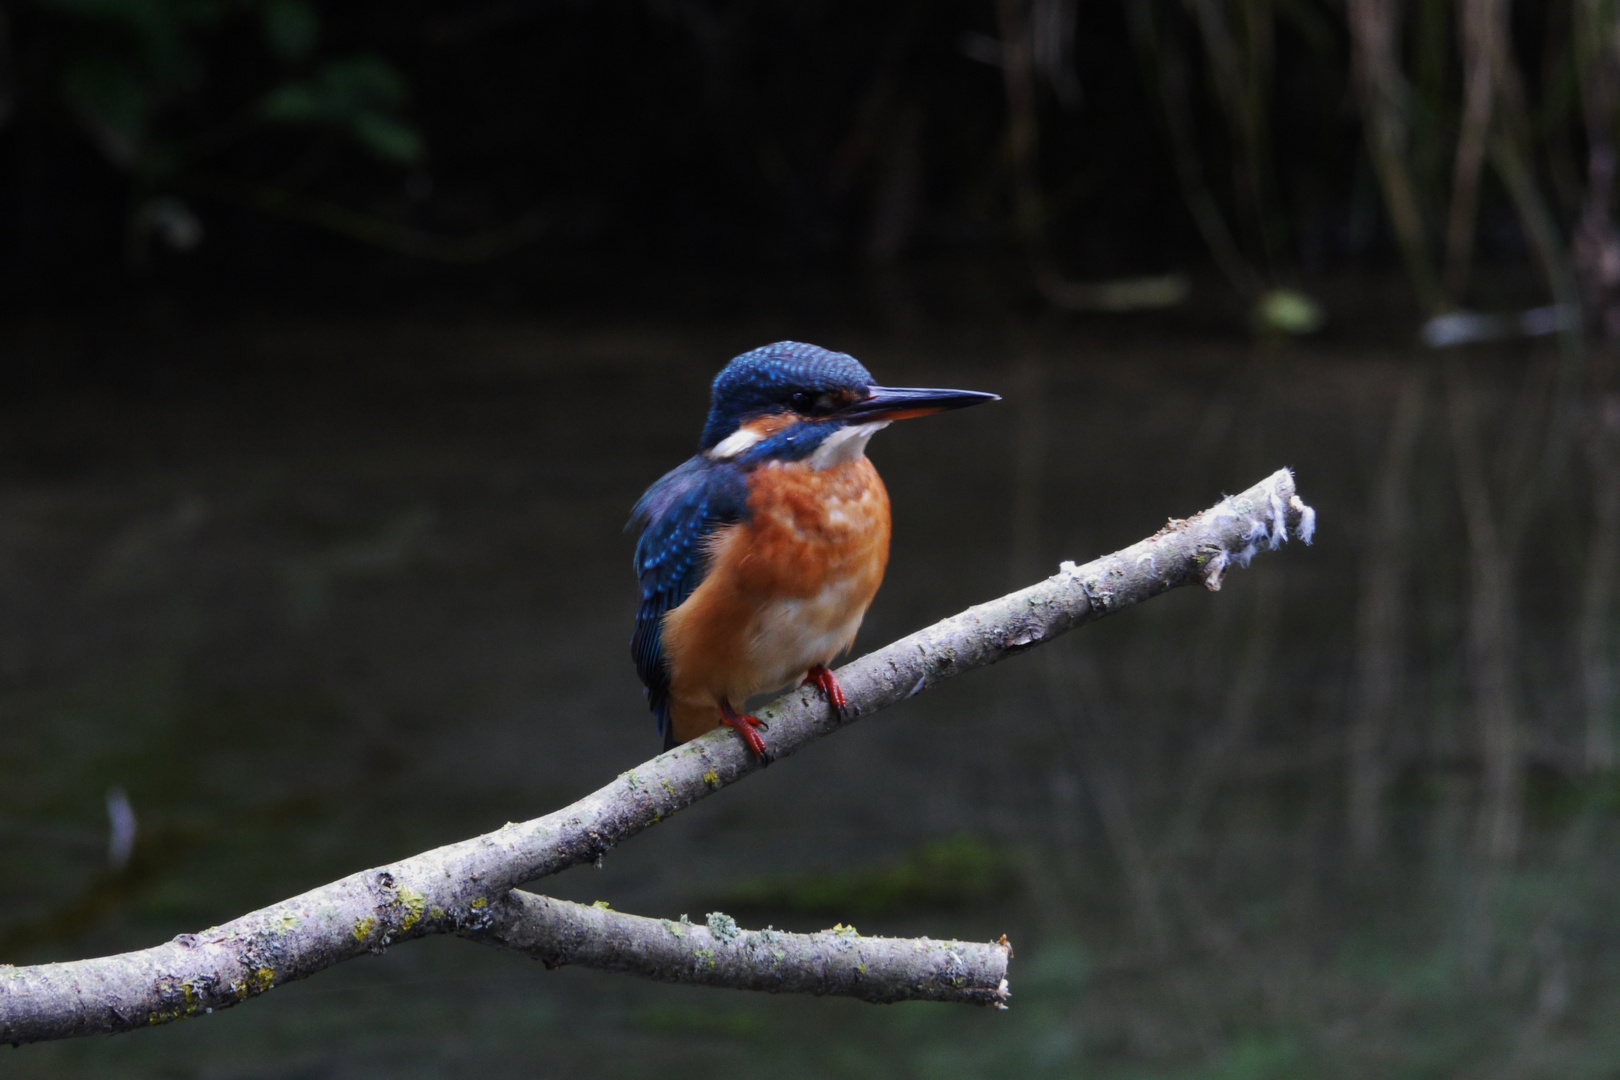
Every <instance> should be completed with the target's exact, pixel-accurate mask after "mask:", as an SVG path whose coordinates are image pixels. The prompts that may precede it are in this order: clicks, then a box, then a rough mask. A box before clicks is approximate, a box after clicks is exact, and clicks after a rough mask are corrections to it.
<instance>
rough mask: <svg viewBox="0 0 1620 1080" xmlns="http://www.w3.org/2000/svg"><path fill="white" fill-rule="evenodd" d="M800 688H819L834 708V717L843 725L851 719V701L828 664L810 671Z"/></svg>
mask: <svg viewBox="0 0 1620 1080" xmlns="http://www.w3.org/2000/svg"><path fill="white" fill-rule="evenodd" d="M799 685H800V686H819V687H820V688H821V692H822V693H823V694H824V695H826V698H827V704H829V705H831V706H832V711H833V716H835V717H837V718H838V721H839V722H840V723H842V722H843V721H845V720H848V719H849V699H848V698H846V697H845V696H844V688H843V687H842V686H840V685H839V684H838V676H836V675H834V674H833V673H832V668H830V667H828V666H827V665H826V664H817V665H816V666H815V667H813V668H811V669H810V673H809V674H808V675H806V676H805V677H804V682H802V683H800V684H799Z"/></svg>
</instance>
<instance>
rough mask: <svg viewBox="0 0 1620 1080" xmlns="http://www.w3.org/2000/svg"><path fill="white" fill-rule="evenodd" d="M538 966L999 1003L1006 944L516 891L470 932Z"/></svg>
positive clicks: (883, 998) (776, 988)
mask: <svg viewBox="0 0 1620 1080" xmlns="http://www.w3.org/2000/svg"><path fill="white" fill-rule="evenodd" d="M467 936H468V937H469V938H471V939H472V940H474V941H482V942H484V943H486V944H490V945H496V946H499V947H500V948H503V949H508V950H510V951H512V952H517V953H522V954H523V955H525V956H530V957H533V958H534V959H536V960H539V961H542V962H543V963H544V964H545V965H546V966H547V967H549V968H557V967H562V966H563V965H564V964H575V965H578V966H579V967H589V968H596V969H597V970H599V971H617V972H621V973H624V974H627V975H640V976H642V977H643V978H648V979H656V980H658V981H659V982H671V983H692V984H694V985H697V986H723V987H728V988H730V989H733V990H763V991H765V992H767V993H772V994H818V995H825V994H836V995H841V996H844V997H855V998H860V999H862V1000H863V1001H874V1002H879V1003H888V1002H894V1001H955V1002H968V1003H972V1004H977V1005H1002V1004H1003V1003H1004V1002H1006V1000H1007V998H1008V997H1009V996H1010V995H1009V992H1008V989H1007V959H1008V957H1010V956H1011V955H1012V946H1011V945H1009V944H1008V943H1007V939H1006V938H1002V939H1001V940H1000V941H997V942H991V943H989V944H984V943H981V942H971V941H931V940H930V939H928V938H880V937H862V936H861V935H860V934H859V933H857V932H856V930H855V928H854V927H853V926H839V927H837V928H835V929H832V930H822V931H820V932H819V933H815V934H789V933H786V932H784V931H781V930H770V929H766V930H743V929H741V928H739V927H738V926H737V923H736V921H735V920H734V919H732V918H731V916H729V915H726V914H724V913H722V912H718V911H716V912H710V913H709V915H708V917H707V918H706V920H705V921H704V922H702V923H694V922H689V921H688V920H687V919H686V916H684V915H683V916H681V919H680V921H679V922H672V921H671V920H669V919H648V918H644V917H642V916H640V915H625V914H623V913H621V912H617V911H610V910H608V909H606V908H603V907H586V906H584V905H583V904H571V903H568V902H566V901H563V900H553V899H552V898H551V897H549V896H537V895H536V894H534V893H527V892H522V891H519V890H513V891H512V892H510V893H508V894H507V898H506V900H505V901H504V902H502V903H501V904H500V905H499V906H498V907H497V908H496V909H495V913H494V914H493V915H492V917H491V919H490V923H489V925H488V926H487V927H486V928H484V929H482V930H477V931H474V932H472V933H469V934H468V935H467Z"/></svg>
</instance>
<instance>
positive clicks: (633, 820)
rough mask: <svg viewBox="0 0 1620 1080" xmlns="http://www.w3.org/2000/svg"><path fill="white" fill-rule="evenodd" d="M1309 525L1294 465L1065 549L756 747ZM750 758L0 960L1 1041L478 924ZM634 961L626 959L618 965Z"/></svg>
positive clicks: (724, 759) (1040, 637)
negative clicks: (323, 877)
mask: <svg viewBox="0 0 1620 1080" xmlns="http://www.w3.org/2000/svg"><path fill="white" fill-rule="evenodd" d="M1314 528H1315V513H1314V511H1312V510H1311V509H1310V507H1308V506H1306V505H1305V504H1304V503H1303V502H1301V501H1300V499H1299V497H1298V495H1297V494H1296V493H1295V491H1294V478H1293V475H1292V474H1291V473H1289V471H1288V470H1286V469H1283V470H1279V471H1278V472H1276V473H1274V474H1273V475H1271V476H1270V477H1268V478H1267V479H1265V480H1264V481H1262V482H1261V483H1259V484H1257V485H1255V486H1254V487H1252V488H1250V489H1249V490H1247V491H1245V492H1243V493H1241V494H1239V495H1234V496H1230V497H1228V498H1225V499H1222V500H1221V502H1220V503H1218V504H1217V505H1216V506H1214V507H1212V508H1211V509H1209V510H1206V511H1204V512H1203V513H1200V514H1196V515H1194V516H1193V517H1190V518H1187V519H1185V520H1180V519H1175V520H1171V521H1170V522H1169V523H1168V524H1166V525H1165V527H1164V528H1163V529H1161V530H1159V532H1158V533H1157V534H1155V535H1154V536H1152V537H1149V538H1148V539H1146V540H1143V541H1141V542H1139V543H1136V544H1133V545H1131V546H1130V547H1128V548H1125V549H1124V550H1123V551H1118V552H1115V553H1114V554H1112V555H1108V556H1105V557H1103V558H1101V559H1097V560H1095V561H1093V562H1090V563H1086V564H1085V565H1083V566H1075V565H1074V564H1072V563H1065V564H1064V566H1063V568H1062V570H1061V571H1060V572H1059V573H1058V574H1056V575H1055V576H1053V577H1050V578H1048V579H1046V580H1045V581H1042V582H1039V583H1037V584H1035V585H1032V586H1030V587H1029V588H1027V589H1022V590H1020V591H1018V592H1015V593H1012V594H1010V595H1008V596H1004V597H1002V598H1001V599H999V600H993V601H991V602H990V603H987V604H981V605H979V606H978V607H974V608H969V609H968V610H967V611H964V612H962V613H961V614H959V615H955V616H953V617H951V618H949V619H945V620H943V621H942V622H938V623H935V624H934V625H933V626H930V627H927V628H926V629H923V630H919V631H918V632H917V633H915V634H912V635H910V636H909V637H905V638H902V639H901V640H899V641H897V642H894V643H893V644H891V645H888V646H886V647H884V648H882V649H879V650H877V651H876V652H873V653H869V654H868V655H866V656H863V657H861V658H860V659H859V660H856V661H854V662H853V663H851V664H849V665H847V666H846V667H844V668H842V669H840V670H839V672H838V678H839V681H840V682H841V683H842V684H843V686H844V690H845V693H846V694H847V695H848V698H849V703H850V709H849V714H848V717H847V718H846V719H844V720H842V721H840V719H839V718H837V717H836V716H834V715H832V713H831V711H830V710H829V709H828V707H827V705H826V702H825V701H823V700H822V698H821V697H820V695H819V693H817V692H815V691H811V690H804V689H801V690H797V691H794V692H792V693H788V694H785V695H783V696H782V697H781V698H779V699H777V700H776V701H775V702H774V703H773V704H771V705H770V706H768V707H766V708H764V709H761V710H760V711H759V713H758V715H759V716H760V717H761V718H762V719H764V720H766V721H768V722H769V723H770V730H769V731H768V733H767V734H766V745H767V747H768V748H769V750H770V752H771V754H772V755H773V757H774V758H776V759H778V760H779V759H781V758H783V757H786V756H787V755H789V754H792V753H794V752H795V751H797V750H798V749H800V748H801V747H803V746H805V745H806V744H808V743H810V742H811V741H813V740H815V739H818V738H820V737H822V736H823V735H826V734H829V733H830V732H832V731H834V730H835V729H837V728H838V727H840V726H841V725H842V724H847V723H849V722H851V721H852V720H854V719H857V718H859V717H862V716H867V715H870V714H872V713H874V712H877V711H878V710H880V709H883V708H887V707H888V706H890V705H893V704H895V703H896V702H899V701H903V700H905V699H907V698H910V697H915V696H916V695H918V694H920V693H922V692H923V691H925V690H927V689H929V688H930V687H932V686H933V685H935V684H936V683H939V682H941V681H943V680H945V679H948V678H951V677H952V676H955V675H959V674H961V673H963V672H965V671H970V670H972V669H974V668H978V667H984V666H986V665H989V664H993V663H996V662H997V661H999V660H1002V659H1005V658H1006V657H1008V656H1011V655H1013V654H1014V653H1018V652H1022V651H1024V650H1025V649H1029V648H1031V647H1033V646H1035V645H1038V644H1040V643H1041V642H1043V641H1049V640H1051V639H1052V638H1054V637H1056V636H1058V635H1059V634H1062V633H1064V632H1065V631H1067V630H1070V629H1073V628H1074V627H1076V626H1079V625H1081V624H1083V623H1087V622H1090V621H1092V620H1094V619H1099V618H1101V617H1102V616H1104V615H1108V614H1111V613H1113V612H1115V611H1119V610H1120V609H1122V608H1125V607H1128V606H1130V605H1132V604H1136V603H1140V602H1141V601H1143V600H1147V599H1149V598H1151V597H1153V596H1157V595H1158V594H1160V593H1162V592H1166V591H1168V590H1170V589H1173V588H1176V587H1178V586H1181V585H1191V584H1203V585H1204V586H1205V587H1206V588H1209V589H1212V590H1213V589H1219V588H1220V585H1221V582H1222V581H1223V579H1224V576H1225V575H1226V573H1227V572H1228V571H1229V569H1230V568H1231V567H1232V566H1234V565H1237V566H1245V565H1247V564H1248V561H1249V559H1251V558H1252V557H1253V556H1254V555H1255V554H1256V553H1257V552H1260V551H1264V550H1275V549H1276V548H1277V547H1278V546H1279V545H1281V544H1282V543H1283V541H1284V540H1285V539H1287V537H1288V536H1289V534H1290V532H1292V533H1293V534H1294V535H1297V536H1299V537H1300V538H1301V539H1304V540H1306V541H1307V542H1309V540H1310V536H1311V533H1312V531H1313V530H1314ZM760 767H761V765H760V762H759V761H758V760H757V759H756V758H755V757H754V755H753V754H751V753H750V752H749V751H748V750H747V748H746V747H744V746H743V744H742V742H741V740H739V739H738V738H737V737H736V735H735V733H734V732H732V731H730V730H729V729H721V730H717V731H715V732H711V733H710V734H708V735H705V736H703V737H702V738H700V739H696V740H694V741H692V742H690V743H687V744H686V745H684V746H680V747H677V748H676V749H674V750H671V751H669V752H667V753H664V754H660V755H659V756H658V757H656V758H653V759H652V760H651V761H648V762H646V763H644V764H642V765H639V766H637V767H636V768H634V769H632V770H630V771H629V772H626V773H624V774H622V775H621V776H619V778H618V779H616V780H614V781H613V782H612V783H610V784H608V785H607V786H605V787H603V788H601V789H600V790H598V791H596V792H594V793H593V794H590V795H587V796H586V797H585V798H583V799H581V800H579V801H578V802H576V803H574V804H573V805H572V806H568V807H565V808H563V809H561V810H558V811H555V812H554V813H551V814H547V815H546V816H544V817H539V818H535V819H533V820H532V821H526V822H522V823H518V824H509V825H507V826H505V827H504V828H501V829H497V830H495V831H494V832H491V833H486V834H485V835H483V836H478V837H474V838H473V839H470V840H464V841H462V842H460V843H456V844H450V845H447V846H445V847H441V848H437V849H435V850H432V851H427V852H424V853H422V854H420V855H416V856H413V857H411V858H409V859H404V860H402V861H400V862H397V863H393V864H391V865H389V866H383V867H378V868H376V869H372V870H365V871H361V872H360V873H357V874H353V875H350V876H349V877H346V878H343V879H342V880H340V881H335V882H333V883H331V884H329V885H324V886H321V887H320V888H318V889H313V890H311V891H309V892H307V893H304V894H302V895H300V896H295V897H293V898H291V899H289V900H284V901H282V902H281V903H279V904H274V905H272V906H270V907H267V908H263V909H261V910H259V911H255V912H252V913H250V914H247V915H244V916H242V917H241V918H239V919H236V920H234V921H232V922H229V923H226V924H225V925H223V926H217V927H213V928H210V929H208V930H206V931H203V932H201V933H198V934H183V935H181V936H180V937H178V938H176V939H175V940H174V941H171V942H168V943H166V944H163V945H159V946H156V947H154V948H150V949H145V950H141V951H139V952H133V953H125V954H122V955H120V956H111V957H103V958H100V959H94V960H78V961H72V962H69V963H63V964H44V965H40V966H37V967H23V968H18V967H6V966H0V1042H10V1043H23V1042H35V1041H39V1040H44V1039H59V1038H67V1037H70V1036H75V1035H88V1034H94V1033H99V1032H111V1031H126V1030H130V1029H132V1028H137V1027H143V1026H146V1025H149V1024H160V1023H165V1022H168V1021H170V1020H177V1019H180V1018H183V1017H187V1016H196V1015H199V1014H202V1013H206V1012H211V1011H212V1010H214V1009H218V1008H225V1007H227V1006H231V1005H235V1004H238V1003H240V1002H242V1001H245V1000H247V999H248V998H251V997H254V996H255V995H258V994H261V993H263V992H265V991H266V990H269V989H271V988H272V987H275V986H279V985H280V984H282V983H284V982H289V981H291V980H293V979H301V978H305V977H306V976H309V975H312V974H314V973H315V972H317V971H320V970H322V969H324V968H328V967H331V966H332V965H333V964H337V963H340V962H342V961H344V960H349V959H352V958H354V957H356V956H360V955H363V954H365V953H368V952H381V951H382V950H383V949H386V948H387V947H388V946H389V945H391V944H395V943H398V942H401V941H407V940H410V939H411V938H417V937H424V936H426V935H428V934H445V933H456V934H467V935H469V936H478V935H480V934H488V933H490V932H492V928H494V927H496V926H497V925H498V920H499V919H504V918H507V917H508V909H507V908H505V907H503V901H504V900H505V898H506V897H507V896H508V894H510V892H511V891H512V890H513V889H514V888H515V887H516V886H518V885H521V884H522V883H524V882H526V881H532V880H534V879H536V878H541V877H545V876H547V875H549V874H555V873H557V872H558V871H560V870H564V869H566V868H568V867H570V866H574V865H577V864H579V863H582V862H591V861H594V860H595V859H597V858H599V857H600V856H601V855H602V854H603V853H604V852H606V851H608V850H609V849H611V848H612V847H613V846H614V845H616V844H618V843H620V842H621V841H623V840H625V839H627V838H629V837H631V836H634V835H635V834H636V833H639V832H641V831H642V830H644V829H646V828H648V827H650V826H652V825H655V824H657V823H658V822H660V821H662V820H663V819H664V818H666V817H668V816H669V815H671V814H673V813H675V812H677V811H679V810H681V809H683V808H684V807H686V806H689V805H691V804H692V803H694V802H696V801H697V800H699V799H701V798H704V797H705V796H707V795H709V794H711V793H713V792H715V791H718V790H720V789H721V788H723V787H725V786H726V785H728V784H731V783H733V782H735V781H737V780H740V779H741V778H742V777H744V776H747V775H748V774H749V773H752V772H755V771H757V770H758V769H759V768H760ZM631 969H632V965H630V964H629V963H628V962H626V964H625V966H624V967H621V968H619V970H631ZM635 970H638V971H639V970H641V969H635ZM927 970H932V969H926V970H925V969H921V968H920V969H918V975H917V979H916V980H915V981H916V982H918V983H921V982H924V981H926V978H927ZM804 978H805V979H807V980H808V981H806V982H804V983H802V984H801V985H803V986H804V987H805V988H807V989H808V988H810V987H811V986H813V985H824V984H820V983H816V981H815V977H814V976H813V975H806V976H804ZM727 985H742V984H741V983H732V984H727ZM748 985H752V984H751V983H750V984H748ZM811 992H817V991H814V990H812V991H811ZM819 992H823V993H825V992H829V991H828V990H827V989H822V990H820V991H819Z"/></svg>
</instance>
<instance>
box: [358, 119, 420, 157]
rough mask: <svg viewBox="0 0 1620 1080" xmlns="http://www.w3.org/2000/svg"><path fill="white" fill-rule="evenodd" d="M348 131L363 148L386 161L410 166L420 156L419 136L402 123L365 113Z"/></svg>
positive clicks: (411, 128) (413, 129)
mask: <svg viewBox="0 0 1620 1080" xmlns="http://www.w3.org/2000/svg"><path fill="white" fill-rule="evenodd" d="M349 128H350V130H351V131H353V132H354V137H355V139H356V140H358V141H359V143H360V144H361V145H362V146H364V147H365V148H366V149H367V150H370V151H371V152H372V153H373V154H375V155H377V156H378V157H380V158H383V159H384V160H386V161H400V162H411V161H416V160H417V159H419V158H420V157H421V156H422V151H423V149H424V147H423V145H422V136H421V135H419V134H418V133H417V131H416V129H415V128H413V127H411V126H410V125H409V124H407V123H405V122H404V121H403V120H399V119H396V118H395V117H392V116H388V115H386V114H384V113H375V112H364V113H360V114H358V115H357V116H355V117H354V118H353V119H352V120H351V121H350V122H349Z"/></svg>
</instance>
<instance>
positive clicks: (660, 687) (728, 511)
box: [629, 457, 748, 750]
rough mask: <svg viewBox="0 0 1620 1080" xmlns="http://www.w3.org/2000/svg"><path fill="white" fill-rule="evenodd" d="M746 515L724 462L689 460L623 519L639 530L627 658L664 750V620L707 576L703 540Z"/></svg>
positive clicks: (742, 486)
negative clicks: (636, 595) (637, 603)
mask: <svg viewBox="0 0 1620 1080" xmlns="http://www.w3.org/2000/svg"><path fill="white" fill-rule="evenodd" d="M747 508H748V486H747V482H746V481H745V479H744V478H743V473H742V471H741V470H740V469H738V468H737V467H736V466H735V465H733V464H731V463H729V462H716V461H711V460H709V459H708V458H704V457H694V458H692V459H691V460H689V461H687V462H686V463H685V464H684V465H681V466H679V467H678V468H676V469H673V470H671V471H670V472H668V473H666V474H665V475H664V477H663V479H661V480H659V481H658V482H657V483H656V484H654V485H653V486H652V487H650V488H648V489H647V492H646V494H644V495H643V496H642V497H641V499H640V501H638V502H637V503H636V508H635V509H634V510H633V511H631V513H630V526H629V527H630V528H635V527H636V526H638V525H639V526H640V527H641V539H640V541H639V542H637V544H636V558H635V570H636V577H637V578H639V579H640V581H641V609H640V610H639V611H637V612H636V631H635V634H634V635H633V636H632V637H631V639H630V654H631V656H632V657H634V658H635V661H636V674H638V675H640V676H641V682H642V685H644V686H645V687H646V688H647V704H648V706H649V707H650V708H651V709H652V711H653V715H654V716H656V717H657V718H658V734H660V735H662V736H663V737H664V748H665V749H666V750H667V749H669V748H670V747H671V746H673V745H674V734H675V733H674V731H673V730H672V729H671V728H670V723H669V667H668V665H667V664H666V663H665V662H664V615H665V614H666V613H668V612H670V611H672V610H674V609H675V608H677V607H680V605H681V603H682V602H683V601H685V600H686V598H687V597H688V596H691V595H692V590H693V589H696V588H697V587H698V585H699V584H700V583H701V582H702V581H703V579H704V577H705V576H707V574H708V572H709V566H708V551H707V545H706V544H705V543H704V540H705V539H706V538H707V537H708V536H709V534H711V533H713V532H714V530H715V529H717V528H720V527H721V526H723V525H728V524H731V523H732V522H736V521H740V520H742V517H743V515H744V514H746V513H747Z"/></svg>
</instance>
